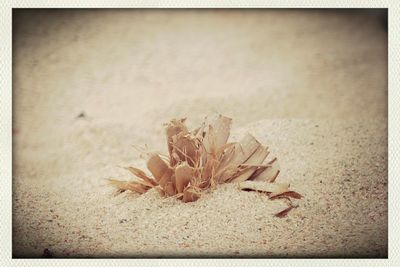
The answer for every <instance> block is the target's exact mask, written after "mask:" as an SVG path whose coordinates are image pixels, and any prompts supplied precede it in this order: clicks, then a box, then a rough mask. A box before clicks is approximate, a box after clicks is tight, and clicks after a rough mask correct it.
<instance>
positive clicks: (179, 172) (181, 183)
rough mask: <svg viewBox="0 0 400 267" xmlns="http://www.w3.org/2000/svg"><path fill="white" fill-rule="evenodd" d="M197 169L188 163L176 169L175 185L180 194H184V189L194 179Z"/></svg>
mask: <svg viewBox="0 0 400 267" xmlns="http://www.w3.org/2000/svg"><path fill="white" fill-rule="evenodd" d="M194 173H195V169H193V168H192V167H190V166H189V165H188V164H187V163H186V162H183V163H182V164H180V165H178V166H177V167H176V169H175V183H176V190H177V192H178V193H182V192H183V189H184V188H185V187H186V186H187V185H188V184H189V182H190V179H191V178H192V177H193V175H194Z"/></svg>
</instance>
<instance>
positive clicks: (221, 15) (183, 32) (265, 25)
mask: <svg viewBox="0 0 400 267" xmlns="http://www.w3.org/2000/svg"><path fill="white" fill-rule="evenodd" d="M13 38H14V41H13V256H14V257H41V256H43V254H44V250H45V249H47V251H49V253H50V254H52V256H54V257H205V256H208V257H387V240H388V238H387V231H388V227H387V160H388V158H387V32H386V29H385V27H384V20H383V19H382V15H381V14H380V13H379V12H365V11H364V12H350V11H345V12H339V11H337V10H336V11H335V10H331V11H324V12H321V11H318V10H314V11H307V12H305V11H294V10H286V11H283V10H273V11H272V10H268V11H256V10H246V11H244V10H218V11H217V10H202V11H195V10H164V11H162V10H158V11H151V10H142V11H139V10H136V11H132V10H131V11H129V10H103V11H100V10H98V11H83V10H76V11H73V12H72V11H69V12H68V11H57V10H54V11H37V13H36V12H32V11H29V10H25V11H18V12H17V13H14V22H13ZM211 113H221V114H223V115H225V116H229V117H231V118H233V126H232V132H231V135H232V136H231V138H232V140H235V139H238V138H240V137H241V136H243V135H244V134H245V133H246V132H249V133H251V134H253V135H254V136H255V137H256V138H257V139H258V140H259V141H260V142H261V143H263V144H266V145H268V146H269V147H270V150H271V152H272V154H273V155H274V156H276V157H277V158H278V160H279V163H280V166H281V173H280V175H279V177H278V178H277V182H278V181H281V182H289V183H290V184H291V188H293V190H295V191H297V192H299V193H300V194H302V195H303V196H304V198H303V199H301V200H298V201H296V203H297V204H298V208H296V209H293V210H292V211H290V212H289V214H288V215H287V217H285V218H277V217H274V214H275V213H276V212H278V211H280V210H282V209H283V208H285V203H284V202H283V201H281V200H275V201H271V200H268V198H267V197H265V196H263V195H262V194H258V193H255V192H244V191H240V190H239V189H238V188H237V185H236V184H224V185H220V186H218V187H217V188H216V189H215V190H210V191H208V192H205V193H204V194H203V195H202V197H201V198H200V199H199V200H198V201H196V202H193V203H182V202H180V201H178V200H175V199H171V198H162V197H161V196H159V195H158V193H157V192H156V191H154V190H150V191H149V192H147V193H146V194H143V195H137V194H134V193H129V192H125V193H122V194H120V195H115V194H114V193H115V190H114V189H113V188H111V187H110V186H108V185H107V183H106V180H105V178H110V177H113V178H118V179H122V180H129V179H131V178H132V177H131V176H130V175H129V173H127V172H126V171H125V170H123V169H121V168H120V167H119V166H136V167H141V168H143V169H145V160H144V159H142V158H140V153H139V152H138V151H137V150H135V149H134V147H133V146H132V145H138V146H144V145H147V146H148V148H149V149H150V150H154V151H160V152H166V142H165V136H164V132H163V123H165V122H168V121H169V120H170V119H172V118H181V117H187V118H188V124H189V126H190V127H194V126H196V125H198V124H199V123H200V122H201V121H202V119H203V118H204V117H205V116H206V115H208V114H211ZM49 253H47V254H49Z"/></svg>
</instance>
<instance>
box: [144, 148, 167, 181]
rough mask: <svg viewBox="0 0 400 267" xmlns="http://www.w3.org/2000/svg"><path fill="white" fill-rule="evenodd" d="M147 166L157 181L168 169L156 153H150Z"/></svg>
mask: <svg viewBox="0 0 400 267" xmlns="http://www.w3.org/2000/svg"><path fill="white" fill-rule="evenodd" d="M147 168H148V169H149V171H150V172H151V173H152V174H153V176H154V178H155V179H156V181H157V182H159V181H160V180H161V178H162V177H163V176H164V173H165V172H166V171H168V169H169V167H168V165H167V163H166V162H165V161H164V160H162V159H161V157H160V156H159V155H157V154H152V155H150V158H149V160H148V161H147Z"/></svg>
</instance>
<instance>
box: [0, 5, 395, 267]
mask: <svg viewBox="0 0 400 267" xmlns="http://www.w3.org/2000/svg"><path fill="white" fill-rule="evenodd" d="M13 8H388V24H389V25H388V46H389V47H388V53H389V54H388V64H389V68H388V86H389V88H388V144H389V149H388V179H389V181H388V185H389V188H388V194H389V201H388V212H389V218H388V219H389V220H388V223H389V225H388V228H389V236H388V243H389V246H388V259H13V258H12V240H11V238H12V233H11V231H12V208H11V205H12V197H11V196H12V142H11V139H12V134H11V128H12V104H11V103H12V76H11V71H12V9H13ZM399 11H400V1H397V0H376V1H373V0H347V1H345V0H325V1H324V0H319V1H317V0H288V1H285V0H273V1H263V0H254V1H245V0H229V1H223V0H220V1H211V0H203V1H201V0H191V1H190V0H189V1H183V0H169V1H162V0H158V1H157V0H148V1H144V0H142V1H132V0H114V1H112V0H80V1H77V0H31V1H28V0H21V1H17V0H14V1H13V0H1V3H0V189H1V190H0V200H1V205H0V217H1V221H0V231H1V235H0V240H1V247H0V253H1V260H0V262H1V266H20V265H23V266H53V265H55V264H57V265H58V266H92V265H98V266H132V264H137V265H140V266H154V265H156V266H159V265H164V264H165V265H166V266H171V267H172V266H213V265H218V266H230V267H231V266H243V265H245V266H304V267H305V266H307V267H309V266H320V265H324V266H338V265H343V266H365V267H366V266H394V265H396V266H400V257H399V256H400V254H399V237H400V227H399V226H397V225H396V223H397V222H399V221H400V213H399V211H400V196H399V192H400V180H399V179H398V178H399V177H398V176H399V174H400V163H399V159H400V140H399V137H400V136H399V133H400V71H399V69H400V60H399V56H400V49H399V48H400V27H399V24H400V17H399V14H400V13H399Z"/></svg>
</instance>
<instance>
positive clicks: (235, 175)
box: [109, 115, 301, 217]
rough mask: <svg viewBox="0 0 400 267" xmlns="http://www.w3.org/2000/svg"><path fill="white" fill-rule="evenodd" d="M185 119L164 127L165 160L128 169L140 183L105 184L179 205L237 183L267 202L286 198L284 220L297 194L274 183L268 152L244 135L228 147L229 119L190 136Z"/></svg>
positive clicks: (150, 156) (153, 156) (275, 173)
mask: <svg viewBox="0 0 400 267" xmlns="http://www.w3.org/2000/svg"><path fill="white" fill-rule="evenodd" d="M185 120H186V119H180V120H176V119H173V120H172V121H171V122H169V123H168V124H166V137H167V145H168V153H169V156H168V157H166V156H162V155H159V154H154V153H150V154H148V160H147V168H148V169H149V171H150V172H151V174H152V175H148V174H146V173H145V172H143V171H142V170H140V169H137V168H134V167H127V168H126V169H127V170H128V171H130V172H131V173H132V174H133V175H134V176H136V177H137V178H138V179H136V180H134V181H129V182H124V181H118V180H113V179H109V181H110V182H111V184H113V185H114V186H116V187H117V188H118V191H119V192H123V191H126V190H131V191H134V192H138V193H141V194H142V193H145V192H146V191H147V190H149V189H151V188H155V189H156V190H157V191H158V192H159V193H160V194H161V195H163V196H173V197H176V198H178V199H180V200H182V201H183V202H191V201H195V200H197V199H198V198H199V197H200V196H201V194H202V192H203V191H204V190H206V189H208V188H210V187H213V186H215V185H217V184H221V183H228V182H233V183H238V184H239V188H240V189H242V190H252V191H258V192H264V193H266V194H267V195H268V197H269V198H270V199H276V198H286V199H288V200H289V207H288V208H287V209H285V210H283V211H282V212H280V213H278V214H276V216H278V217H283V216H285V215H286V214H287V212H289V210H290V209H292V208H293V205H292V204H291V201H290V198H301V195H300V194H298V193H296V192H294V191H290V190H289V184H283V183H282V184H280V183H275V179H276V178H277V176H278V175H279V172H280V171H279V167H278V164H277V159H276V158H273V159H271V160H266V158H267V156H268V155H269V151H268V147H266V146H263V145H261V144H260V143H259V142H258V141H257V140H256V139H255V138H254V137H253V136H252V135H250V134H246V135H245V136H244V137H243V138H242V139H241V140H240V141H239V142H231V143H228V142H227V141H228V137H229V133H230V128H231V122H232V119H230V118H227V117H224V116H222V115H219V116H217V117H216V118H214V119H213V120H212V121H211V122H209V123H207V122H204V123H203V124H202V125H201V126H200V127H199V128H197V129H195V130H193V131H189V130H188V128H187V127H186V124H185Z"/></svg>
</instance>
